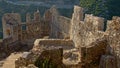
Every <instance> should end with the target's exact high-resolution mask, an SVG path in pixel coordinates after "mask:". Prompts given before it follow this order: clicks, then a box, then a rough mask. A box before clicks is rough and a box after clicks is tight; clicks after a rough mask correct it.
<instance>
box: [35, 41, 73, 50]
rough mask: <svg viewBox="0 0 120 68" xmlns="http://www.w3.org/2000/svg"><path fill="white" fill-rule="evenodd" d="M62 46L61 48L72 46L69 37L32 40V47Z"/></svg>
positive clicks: (70, 47)
mask: <svg viewBox="0 0 120 68" xmlns="http://www.w3.org/2000/svg"><path fill="white" fill-rule="evenodd" d="M42 46H43V47H48V48H49V47H52V46H53V47H62V48H63V49H72V48H74V43H73V41H72V40H69V39H37V40H36V41H35V42H34V47H33V48H36V47H42Z"/></svg>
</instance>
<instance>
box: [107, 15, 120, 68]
mask: <svg viewBox="0 0 120 68" xmlns="http://www.w3.org/2000/svg"><path fill="white" fill-rule="evenodd" d="M106 33H107V34H108V37H107V40H108V44H109V45H108V47H107V50H108V54H110V55H113V56H115V59H116V60H117V62H114V63H117V68H119V67H120V17H116V16H114V17H113V19H112V20H111V21H108V25H107V30H106Z"/></svg>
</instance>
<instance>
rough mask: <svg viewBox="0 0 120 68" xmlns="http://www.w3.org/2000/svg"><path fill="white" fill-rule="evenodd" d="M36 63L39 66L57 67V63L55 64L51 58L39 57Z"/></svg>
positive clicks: (44, 67) (45, 67) (43, 67)
mask: <svg viewBox="0 0 120 68" xmlns="http://www.w3.org/2000/svg"><path fill="white" fill-rule="evenodd" d="M35 65H36V66H37V67H39V68H56V66H55V64H53V63H52V62H51V61H50V59H47V58H46V59H45V60H42V61H40V60H39V59H38V60H37V61H36V62H35Z"/></svg>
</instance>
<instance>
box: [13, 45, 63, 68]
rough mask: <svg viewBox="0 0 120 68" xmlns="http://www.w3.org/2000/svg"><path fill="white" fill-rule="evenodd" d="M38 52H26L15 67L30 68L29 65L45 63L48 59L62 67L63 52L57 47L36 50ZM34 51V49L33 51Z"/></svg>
mask: <svg viewBox="0 0 120 68" xmlns="http://www.w3.org/2000/svg"><path fill="white" fill-rule="evenodd" d="M36 49H38V50H36V51H33V52H31V53H29V52H25V53H24V54H23V56H22V57H20V58H19V59H17V60H16V62H15V65H16V68H20V67H21V66H24V67H26V66H28V65H29V64H35V63H36V62H37V61H44V60H46V59H50V60H51V61H50V62H52V63H54V64H55V65H56V66H61V65H60V64H62V57H63V55H62V54H63V50H62V49H61V48H57V47H55V48H54V47H51V48H49V49H42V48H41V49H42V50H39V48H36ZM33 50H34V49H33Z"/></svg>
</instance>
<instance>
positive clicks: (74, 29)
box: [0, 6, 120, 68]
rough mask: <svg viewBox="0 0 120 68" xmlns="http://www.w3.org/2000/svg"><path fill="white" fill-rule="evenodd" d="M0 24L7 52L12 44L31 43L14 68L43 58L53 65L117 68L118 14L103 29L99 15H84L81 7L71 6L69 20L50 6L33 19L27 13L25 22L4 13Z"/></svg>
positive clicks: (119, 60)
mask: <svg viewBox="0 0 120 68" xmlns="http://www.w3.org/2000/svg"><path fill="white" fill-rule="evenodd" d="M2 24H3V43H1V44H0V45H3V46H6V47H5V48H7V51H10V52H11V50H14V47H15V46H16V49H17V48H18V49H19V48H20V47H21V45H18V44H23V43H26V44H27V45H28V46H33V45H34V46H33V47H32V49H31V50H30V51H29V52H27V54H26V56H25V57H24V55H23V57H20V58H18V59H17V60H16V62H15V65H16V68H20V67H23V66H24V67H27V66H28V68H29V64H34V63H35V62H36V60H37V59H39V60H40V61H41V60H44V59H45V58H50V59H51V61H52V62H53V63H54V64H56V65H57V66H56V68H59V67H60V68H120V50H119V49H120V45H119V44H120V43H119V37H120V35H119V34H120V31H119V28H120V17H117V16H114V17H113V19H112V20H109V21H107V28H106V30H105V31H104V28H105V26H104V18H102V17H97V16H94V15H92V14H85V15H84V12H83V8H81V7H79V6H74V13H73V15H72V19H70V18H67V17H64V16H61V15H60V14H59V12H58V11H57V9H56V8H55V6H53V7H52V8H50V9H49V10H47V11H46V12H45V14H44V16H43V17H41V16H40V13H39V10H37V11H36V12H35V13H34V18H33V19H31V14H29V13H27V14H26V22H21V17H20V14H18V13H6V14H4V16H3V17H2ZM46 36H47V37H46ZM30 40H35V41H33V42H34V43H33V42H32V43H31V42H30ZM18 46H19V47H18ZM22 46H23V45H22ZM11 47H13V48H12V49H11ZM46 54H47V55H48V56H47V55H46ZM33 56H34V57H33ZM58 60H59V61H58Z"/></svg>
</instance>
